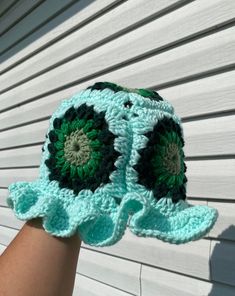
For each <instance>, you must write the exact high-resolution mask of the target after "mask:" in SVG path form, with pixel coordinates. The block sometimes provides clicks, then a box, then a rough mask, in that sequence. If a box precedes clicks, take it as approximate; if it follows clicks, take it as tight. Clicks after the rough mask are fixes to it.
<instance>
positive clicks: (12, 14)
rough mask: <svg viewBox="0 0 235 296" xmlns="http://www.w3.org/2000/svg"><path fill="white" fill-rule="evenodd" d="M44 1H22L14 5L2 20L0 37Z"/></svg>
mask: <svg viewBox="0 0 235 296" xmlns="http://www.w3.org/2000/svg"><path fill="white" fill-rule="evenodd" d="M40 2H43V1H42V0H33V1H32V0H23V1H22V0H21V1H19V2H18V3H16V5H14V6H13V7H12V8H11V9H10V10H9V12H8V13H7V14H5V15H4V16H3V17H2V18H1V19H0V35H1V34H2V33H3V32H5V31H6V30H8V28H9V27H11V26H12V25H14V24H15V23H16V22H17V21H18V20H19V19H21V18H22V17H24V15H25V14H27V12H28V11H29V10H31V9H33V8H34V7H35V6H36V5H38V4H39V3H40Z"/></svg>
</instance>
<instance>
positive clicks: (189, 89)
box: [0, 71, 235, 131]
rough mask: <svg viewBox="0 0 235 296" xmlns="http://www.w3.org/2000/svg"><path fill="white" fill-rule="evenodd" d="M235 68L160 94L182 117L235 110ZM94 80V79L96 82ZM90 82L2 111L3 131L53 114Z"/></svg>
mask: <svg viewBox="0 0 235 296" xmlns="http://www.w3.org/2000/svg"><path fill="white" fill-rule="evenodd" d="M234 81H235V71H231V72H226V73H223V74H218V75H214V76H211V77H206V78H203V79H198V80H196V81H192V82H188V83H183V84H180V85H176V86H173V87H169V88H165V89H161V90H160V91H158V92H159V94H160V95H161V96H163V97H164V98H165V99H167V100H168V101H169V102H171V103H172V104H173V105H174V109H175V111H176V113H177V114H178V115H179V116H180V117H181V118H185V117H187V118H188V117H190V116H197V115H202V114H210V113H214V112H223V111H228V110H233V109H234V110H235V100H234V96H235V85H234ZM93 82H94V80H91V81H90V84H92V83H93ZM83 86H84V88H85V87H87V83H86V85H85V83H83V84H81V85H79V86H73V87H70V88H67V89H64V90H62V91H59V92H56V93H53V94H50V95H47V96H45V97H43V98H40V99H38V100H35V101H33V102H31V103H27V104H24V105H20V106H18V107H17V108H14V109H10V110H8V111H6V112H2V113H0V131H1V130H2V129H6V128H9V127H12V126H16V125H19V124H22V123H25V122H30V121H32V120H38V119H41V118H42V116H43V117H46V116H48V117H49V116H50V115H51V114H52V113H53V111H54V110H55V108H56V107H57V105H59V103H60V101H61V100H64V99H66V98H70V97H71V96H72V95H74V94H75V93H76V92H78V91H79V90H80V89H82V87H83Z"/></svg>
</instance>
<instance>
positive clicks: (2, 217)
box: [0, 207, 25, 229]
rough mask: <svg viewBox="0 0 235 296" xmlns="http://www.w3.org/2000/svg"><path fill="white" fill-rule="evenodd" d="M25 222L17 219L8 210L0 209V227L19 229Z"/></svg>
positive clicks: (10, 210)
mask: <svg viewBox="0 0 235 296" xmlns="http://www.w3.org/2000/svg"><path fill="white" fill-rule="evenodd" d="M24 223H25V221H22V220H20V219H17V218H16V217H15V215H14V212H13V211H12V209H10V208H2V207H0V225H2V226H8V227H12V228H18V229H19V228H21V227H22V226H23V224H24Z"/></svg>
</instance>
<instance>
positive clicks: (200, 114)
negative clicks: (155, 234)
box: [0, 0, 235, 296]
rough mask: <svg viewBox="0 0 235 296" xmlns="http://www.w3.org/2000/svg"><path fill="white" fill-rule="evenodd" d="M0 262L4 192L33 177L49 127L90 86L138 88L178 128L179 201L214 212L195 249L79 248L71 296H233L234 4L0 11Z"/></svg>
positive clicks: (18, 6) (8, 221)
mask: <svg viewBox="0 0 235 296" xmlns="http://www.w3.org/2000/svg"><path fill="white" fill-rule="evenodd" d="M0 16H1V17H0V34H2V35H1V37H0V62H1V66H0V252H2V251H3V250H4V249H5V247H6V246H7V245H8V244H9V243H10V242H11V240H12V239H13V238H14V237H15V235H16V234H17V232H18V231H19V229H20V228H21V227H22V225H23V223H24V222H23V221H19V220H17V219H16V218H15V217H14V215H13V213H12V211H11V210H10V209H9V208H8V207H7V204H6V202H5V199H6V197H7V195H8V191H7V186H8V185H9V184H10V183H11V182H14V181H19V180H29V181H31V180H33V179H35V178H36V177H37V175H38V169H39V162H40V153H41V145H42V143H43V142H44V135H45V133H46V129H47V127H48V119H49V117H50V115H51V114H52V112H53V111H54V109H55V107H56V106H57V105H58V104H59V102H60V101H61V100H62V99H64V98H69V97H70V96H71V95H72V94H74V93H75V92H77V91H78V90H80V89H83V88H86V87H87V86H89V85H91V84H93V83H95V82H96V81H113V82H116V83H118V84H121V85H125V86H129V87H143V88H144V87H149V88H153V89H155V90H157V91H158V92H159V94H160V95H161V96H163V97H164V98H165V99H167V100H169V101H170V102H172V103H173V105H174V107H175V111H176V112H177V114H178V115H179V116H181V117H182V120H183V126H184V130H185V142H186V146H185V154H186V157H187V160H186V162H187V163H186V164H187V167H188V170H187V176H188V179H189V182H188V200H189V201H190V202H191V203H194V204H208V205H210V206H213V207H215V208H217V209H218V210H219V214H220V216H219V219H218V221H217V222H216V225H215V227H214V228H213V230H212V231H211V232H210V233H209V234H208V235H207V236H206V237H204V238H203V239H201V240H199V241H196V242H190V243H187V244H184V245H171V244H168V243H164V242H161V241H159V240H156V239H152V238H148V239H146V238H139V237H136V236H134V235H133V234H131V232H130V231H128V230H127V231H126V234H125V236H124V237H123V239H122V240H121V241H120V242H118V243H117V244H116V245H114V246H112V247H104V248H93V247H90V246H88V245H85V244H84V243H83V244H82V249H81V252H80V257H79V262H78V268H77V277H76V284H75V288H74V295H75V296H76V295H79V296H83V295H85V296H98V295H102V296H104V295H108V296H110V295H113V296H116V295H117V296H124V295H126V296H127V295H130V294H131V295H142V296H155V295H161V296H172V295H174V296H178V295H180V296H191V295H192V296H201V295H210V296H221V295H223V296H232V295H233V296H234V295H235V256H234V254H235V182H234V181H235V83H234V82H235V27H234V23H235V1H234V0H213V1H212V0H208V1H205V0H196V1H183V0H155V1H154V0H149V1H146V0H128V1H121V0H116V1H115V0H99V1H97V0H96V1H92V0H83V1H71V0H67V1H65V0H63V1H62V0H48V1H40V0H34V1H27V0H19V1H5V0H3V1H1V2H0Z"/></svg>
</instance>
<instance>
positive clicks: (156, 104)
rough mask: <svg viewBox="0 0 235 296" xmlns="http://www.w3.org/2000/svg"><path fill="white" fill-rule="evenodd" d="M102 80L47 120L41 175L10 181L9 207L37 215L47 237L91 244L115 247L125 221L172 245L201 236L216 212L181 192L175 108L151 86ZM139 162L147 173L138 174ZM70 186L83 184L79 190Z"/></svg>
mask: <svg viewBox="0 0 235 296" xmlns="http://www.w3.org/2000/svg"><path fill="white" fill-rule="evenodd" d="M106 85H107V87H106V88H104V89H85V90H81V91H79V92H77V93H76V94H74V95H73V96H72V97H71V98H69V99H66V100H63V101H62V102H61V103H60V104H59V105H58V107H57V109H56V110H55V111H54V113H53V114H52V116H51V118H50V120H49V127H48V130H47V137H46V139H45V142H44V144H43V147H42V148H43V151H42V154H41V162H40V170H39V177H38V178H37V179H36V180H34V181H32V182H22V181H21V182H14V183H12V184H10V185H9V186H8V190H9V196H8V197H7V199H6V201H7V204H8V206H9V207H10V208H11V209H12V210H13V212H14V214H15V216H16V217H17V218H18V219H20V220H24V221H27V220H30V219H32V218H35V217H41V218H42V225H43V228H44V230H45V231H46V232H47V233H49V234H50V235H53V236H57V237H70V236H72V235H74V234H77V235H79V237H80V238H81V240H82V241H83V242H84V243H85V244H88V245H91V246H96V247H103V246H111V245H114V244H115V243H117V242H118V241H120V240H121V239H122V237H123V235H124V234H125V230H126V228H127V227H129V229H130V230H131V231H132V233H133V234H135V235H137V236H140V237H153V238H156V239H160V240H162V241H164V242H168V243H171V244H183V243H187V242H190V241H194V240H198V239H200V238H202V237H203V236H204V235H206V234H207V233H208V232H209V231H210V230H211V229H212V227H213V226H214V224H215V222H216V220H217V217H218V212H217V210H216V209H214V208H212V207H208V206H202V205H196V206H193V205H191V204H189V203H188V201H187V200H186V199H184V197H183V194H184V190H186V185H187V184H186V179H185V177H186V176H185V167H184V153H183V142H182V139H181V137H180V136H179V135H180V131H182V124H181V120H180V118H179V117H178V116H177V115H176V114H175V112H174V108H173V106H172V105H171V104H170V103H169V102H168V101H166V100H157V94H156V92H154V91H152V90H149V89H143V88H139V89H132V88H127V87H124V86H119V85H116V84H114V83H111V82H110V83H107V82H106ZM99 86H100V85H99ZM101 86H102V84H101ZM109 87H110V88H109ZM83 104H85V106H84V110H83V109H82V107H81V106H83ZM72 107H73V108H74V109H75V110H76V112H77V113H76V114H77V115H76V116H77V117H75V118H73V116H74V113H73V110H72V109H70V108H72ZM79 108H80V109H79ZM92 108H93V109H92ZM68 110H70V111H71V114H70V113H69V112H67V115H66V116H67V117H66V116H65V114H66V111H68ZM92 110H93V111H92ZM79 112H80V113H79ZM83 113H84V114H83ZM79 116H80V117H79ZM70 117H71V118H70ZM65 118H67V119H65ZM103 119H105V123H106V124H107V126H105V124H104V122H103ZM56 120H57V122H56ZM60 120H61V122H60ZM56 124H57V125H58V127H55V126H54V125H56ZM50 132H51V134H50ZM53 132H54V133H53ZM154 132H155V133H154ZM49 134H50V136H49ZM156 135H157V138H156V137H155V136H156ZM53 137H54V139H53ZM151 141H152V142H151ZM150 144H151V145H150ZM111 148H112V149H111ZM115 153H118V154H115ZM51 155H53V158H50V156H51ZM148 155H149V158H148V157H147V156H148ZM114 156H115V157H114ZM48 160H50V161H51V163H50V162H49V161H48ZM46 161H48V163H47V164H46ZM142 164H146V168H147V165H149V166H150V169H151V170H152V172H153V175H151V174H150V173H149V172H150V171H149V170H148V169H146V170H145V171H143V172H142V171H141V169H142V167H141V165H142ZM107 172H109V174H108V175H107ZM105 173H106V175H107V176H108V177H107V176H106V175H105ZM68 176H69V177H68ZM52 178H54V179H52ZM56 178H57V179H56ZM58 179H59V180H58ZM68 179H69V180H68ZM83 182H84V183H83ZM74 184H75V185H78V186H81V188H82V189H81V190H79V192H78V193H76V192H75V190H74V188H76V186H75V185H74ZM84 184H86V186H87V187H84V188H83V187H82V186H83V185H84ZM94 184H96V187H94ZM144 184H146V185H144ZM73 186H75V187H73ZM84 186H85V185H84ZM89 186H91V187H89ZM151 186H152V187H151ZM72 188H73V189H72Z"/></svg>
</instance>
